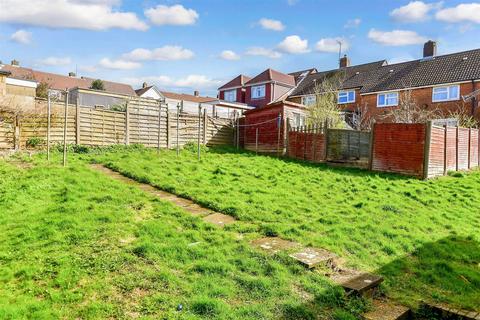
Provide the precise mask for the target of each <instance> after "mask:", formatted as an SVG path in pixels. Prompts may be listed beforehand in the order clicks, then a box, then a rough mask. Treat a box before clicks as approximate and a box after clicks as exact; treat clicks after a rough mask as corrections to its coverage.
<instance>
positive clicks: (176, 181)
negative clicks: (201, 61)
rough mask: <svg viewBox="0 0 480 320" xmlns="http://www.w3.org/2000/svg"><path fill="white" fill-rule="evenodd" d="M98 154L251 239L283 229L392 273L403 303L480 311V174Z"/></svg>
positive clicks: (191, 155)
mask: <svg viewBox="0 0 480 320" xmlns="http://www.w3.org/2000/svg"><path fill="white" fill-rule="evenodd" d="M89 157H91V158H93V159H95V161H98V162H101V163H103V164H105V165H107V166H108V167H110V168H112V169H115V170H117V171H119V172H121V173H123V174H125V175H127V176H130V177H132V178H134V179H136V180H138V181H142V182H148V183H150V184H152V185H154V186H157V187H158V188H161V189H163V190H167V191H170V192H172V193H176V194H178V195H181V196H183V197H186V198H190V199H193V200H195V201H196V202H198V203H200V204H203V205H205V206H207V207H210V208H212V209H215V210H218V211H221V212H224V213H227V214H230V215H233V216H235V217H236V218H238V219H239V220H240V221H239V222H238V223H236V224H234V225H233V226H229V227H228V228H227V230H230V231H236V232H240V233H242V234H244V235H245V236H246V237H247V238H248V237H254V236H259V235H260V234H266V235H280V236H282V237H284V238H287V239H291V240H295V241H298V242H301V243H302V244H304V245H311V246H315V247H321V248H326V249H328V250H331V251H333V252H335V253H337V254H338V255H339V256H341V257H343V258H345V259H346V261H347V262H348V264H349V265H350V266H352V267H356V268H358V269H361V270H368V271H372V272H376V273H380V274H382V275H384V276H385V278H386V281H385V283H384V285H383V290H384V291H385V292H386V294H387V295H388V296H389V297H391V298H393V299H395V300H397V301H400V302H402V303H405V304H408V305H410V306H413V307H415V306H416V305H417V302H418V301H419V300H427V301H437V302H446V303H449V304H451V305H454V306H456V307H460V308H465V309H470V310H476V311H480V289H479V288H480V244H479V243H480V233H479V230H480V192H479V190H480V171H474V172H472V173H469V174H456V175H455V176H451V177H443V178H440V179H436V180H431V181H421V180H416V179H413V178H408V177H402V176H397V175H388V174H377V173H371V172H367V171H362V170H353V169H343V168H330V167H327V166H325V165H321V164H308V163H302V162H298V161H290V160H285V159H276V158H272V157H266V156H255V155H254V154H252V153H246V152H236V151H235V150H233V149H228V148H227V149H222V148H217V149H211V150H209V152H206V153H203V155H202V159H201V160H200V161H198V160H197V159H196V154H195V152H193V151H188V150H185V151H182V153H181V155H180V157H177V156H176V154H175V152H174V151H162V152H161V153H160V155H157V153H156V151H153V150H146V149H143V148H130V149H123V148H120V149H119V150H117V151H116V152H108V153H104V154H97V155H86V156H85V158H89ZM192 232H193V231H192ZM244 250H246V249H244ZM152 251H153V252H155V250H153V249H152ZM147 252H150V251H149V250H147ZM212 252H215V251H212ZM224 254H225V252H223V253H221V254H220V256H223V255H224ZM233 265H235V263H233ZM252 268H253V270H254V269H255V267H252ZM278 268H283V267H280V266H278ZM290 268H293V266H290ZM265 279H268V281H278V280H277V277H276V276H273V277H270V276H268V275H267V276H266V278H265ZM274 279H275V280H274ZM265 281H267V280H265ZM280 296H283V295H280ZM262 304H263V302H262Z"/></svg>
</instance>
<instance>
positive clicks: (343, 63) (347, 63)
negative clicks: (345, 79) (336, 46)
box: [340, 55, 350, 68]
mask: <svg viewBox="0 0 480 320" xmlns="http://www.w3.org/2000/svg"><path fill="white" fill-rule="evenodd" d="M346 67H350V58H348V57H347V55H344V56H343V58H340V68H346Z"/></svg>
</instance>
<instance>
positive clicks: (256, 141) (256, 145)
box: [255, 127, 258, 154]
mask: <svg viewBox="0 0 480 320" xmlns="http://www.w3.org/2000/svg"><path fill="white" fill-rule="evenodd" d="M255 154H258V127H256V128H255Z"/></svg>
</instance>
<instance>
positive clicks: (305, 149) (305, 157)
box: [303, 125, 308, 161]
mask: <svg viewBox="0 0 480 320" xmlns="http://www.w3.org/2000/svg"><path fill="white" fill-rule="evenodd" d="M307 137H308V126H307V125H304V126H303V160H304V161H305V160H307Z"/></svg>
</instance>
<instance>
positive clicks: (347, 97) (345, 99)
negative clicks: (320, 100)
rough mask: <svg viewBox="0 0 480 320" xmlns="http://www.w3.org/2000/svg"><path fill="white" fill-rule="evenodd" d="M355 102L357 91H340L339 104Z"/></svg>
mask: <svg viewBox="0 0 480 320" xmlns="http://www.w3.org/2000/svg"><path fill="white" fill-rule="evenodd" d="M352 102H355V90H350V91H340V92H339V93H338V103H339V104H343V103H352Z"/></svg>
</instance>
